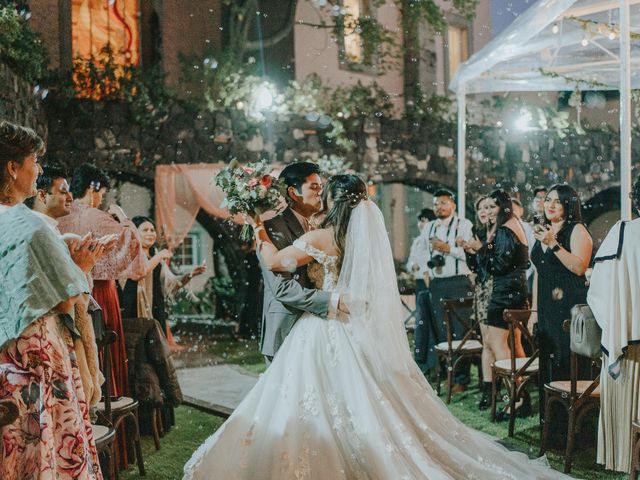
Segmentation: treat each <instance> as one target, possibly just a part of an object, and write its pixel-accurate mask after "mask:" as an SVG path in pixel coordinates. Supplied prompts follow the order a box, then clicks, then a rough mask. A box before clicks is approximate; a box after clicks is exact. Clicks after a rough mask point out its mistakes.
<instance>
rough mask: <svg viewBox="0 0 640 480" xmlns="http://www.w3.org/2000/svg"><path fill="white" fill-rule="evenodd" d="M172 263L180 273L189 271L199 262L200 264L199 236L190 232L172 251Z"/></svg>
mask: <svg viewBox="0 0 640 480" xmlns="http://www.w3.org/2000/svg"><path fill="white" fill-rule="evenodd" d="M172 261H173V264H174V265H175V266H176V267H177V268H178V270H180V271H189V270H191V269H192V268H194V267H195V266H197V265H199V264H200V262H202V260H201V254H200V234H199V233H197V232H190V233H189V234H188V235H187V236H186V237H185V239H184V241H183V242H182V243H181V244H180V245H178V247H177V248H176V249H175V250H174V252H173V259H172Z"/></svg>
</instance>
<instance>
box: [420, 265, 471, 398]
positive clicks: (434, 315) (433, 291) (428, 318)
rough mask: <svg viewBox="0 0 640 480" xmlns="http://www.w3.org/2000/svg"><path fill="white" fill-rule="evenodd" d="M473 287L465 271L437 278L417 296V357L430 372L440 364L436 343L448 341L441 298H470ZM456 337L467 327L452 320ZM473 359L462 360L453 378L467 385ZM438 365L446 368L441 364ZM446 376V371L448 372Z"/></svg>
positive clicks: (424, 369) (422, 368)
mask: <svg viewBox="0 0 640 480" xmlns="http://www.w3.org/2000/svg"><path fill="white" fill-rule="evenodd" d="M472 293H473V288H472V285H471V282H470V280H469V278H468V277H467V276H465V275H458V276H455V277H446V278H434V279H432V280H431V282H430V284H429V287H428V288H427V289H426V290H425V291H423V292H421V293H419V294H418V296H417V298H416V309H417V320H416V329H415V333H414V358H415V360H416V363H417V364H418V366H419V367H420V369H421V370H422V371H423V372H425V373H427V372H428V371H430V370H432V369H433V368H435V367H436V366H438V365H437V364H438V356H437V354H436V351H435V347H436V345H437V344H438V343H440V342H446V341H447V329H446V324H445V321H444V310H443V308H442V302H441V301H442V300H443V299H445V298H467V297H468V296H469V295H472ZM452 329H453V338H454V339H462V338H463V337H464V335H465V333H466V332H465V331H464V329H463V327H462V325H460V322H458V321H456V320H454V321H453V323H452ZM470 367H471V362H470V361H468V360H464V361H461V362H460V363H459V364H458V366H457V368H456V372H455V377H454V382H455V383H456V384H459V385H467V384H468V383H469V382H470V380H471V377H470ZM439 368H443V369H444V367H443V366H440V367H439ZM445 376H446V375H445Z"/></svg>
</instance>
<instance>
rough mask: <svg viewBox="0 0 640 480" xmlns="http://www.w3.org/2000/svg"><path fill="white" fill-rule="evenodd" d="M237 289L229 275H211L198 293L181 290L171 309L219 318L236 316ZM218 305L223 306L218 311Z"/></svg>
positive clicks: (175, 311) (187, 313) (178, 313)
mask: <svg viewBox="0 0 640 480" xmlns="http://www.w3.org/2000/svg"><path fill="white" fill-rule="evenodd" d="M235 298H236V290H235V288H234V287H233V282H232V281H231V279H230V278H228V277H211V278H209V279H208V280H207V283H206V284H205V286H204V288H203V289H202V290H201V291H200V292H198V293H195V294H194V293H191V292H188V291H186V290H180V291H179V292H178V293H177V294H176V296H175V297H174V299H173V301H172V302H171V305H170V309H171V313H172V314H174V315H214V314H215V315H216V316H217V317H219V318H235V317H236V315H237V309H238V306H237V305H236V302H235ZM217 306H220V307H222V310H221V311H217V308H216V307H217Z"/></svg>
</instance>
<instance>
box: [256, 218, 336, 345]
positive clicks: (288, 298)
mask: <svg viewBox="0 0 640 480" xmlns="http://www.w3.org/2000/svg"><path fill="white" fill-rule="evenodd" d="M265 230H266V231H267V234H268V235H269V238H270V239H271V241H272V242H273V243H274V245H275V246H276V248H278V250H282V249H283V248H286V247H288V246H289V245H291V244H293V242H294V241H295V240H296V239H297V238H299V237H301V236H302V235H303V234H304V229H303V228H302V225H300V222H299V221H298V219H297V218H296V216H295V214H294V213H293V211H292V210H291V209H290V208H287V209H286V210H284V211H283V212H282V213H281V214H280V215H278V216H277V217H274V218H272V219H271V220H267V221H266V222H265ZM257 256H258V260H259V261H260V268H261V269H262V278H263V279H264V306H263V311H262V339H261V343H260V350H261V352H262V354H263V355H267V356H273V355H275V353H276V352H277V351H278V348H280V345H282V342H283V341H284V339H285V337H286V336H287V335H288V333H289V332H290V331H291V328H292V327H293V324H294V323H295V322H296V320H298V318H300V316H301V315H302V314H303V313H304V312H311V313H313V314H315V315H319V316H322V317H326V316H327V313H328V311H329V302H330V299H331V293H330V292H324V291H322V290H316V289H315V288H314V287H313V284H312V283H311V281H310V280H309V277H308V275H307V266H306V265H305V266H303V267H300V268H299V269H297V270H296V271H295V272H294V273H292V274H290V273H275V272H272V271H271V270H269V269H268V268H267V267H266V266H265V263H264V260H263V259H262V257H261V256H260V253H259V252H258V253H257Z"/></svg>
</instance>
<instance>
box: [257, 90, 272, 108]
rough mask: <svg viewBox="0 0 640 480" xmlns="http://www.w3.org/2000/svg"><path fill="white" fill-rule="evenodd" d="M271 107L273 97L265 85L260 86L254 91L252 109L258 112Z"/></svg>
mask: <svg viewBox="0 0 640 480" xmlns="http://www.w3.org/2000/svg"><path fill="white" fill-rule="evenodd" d="M271 105H273V95H272V94H271V92H270V91H269V88H268V87H267V85H265V84H262V85H260V86H259V87H258V89H257V90H256V93H255V104H254V107H255V109H256V110H258V111H260V110H266V109H268V108H269V107H271Z"/></svg>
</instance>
